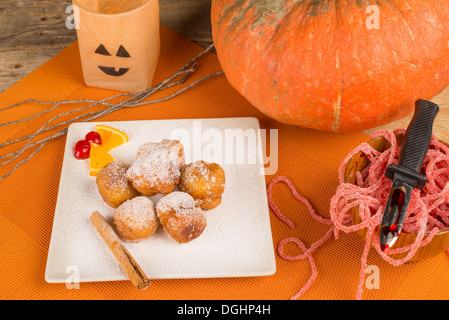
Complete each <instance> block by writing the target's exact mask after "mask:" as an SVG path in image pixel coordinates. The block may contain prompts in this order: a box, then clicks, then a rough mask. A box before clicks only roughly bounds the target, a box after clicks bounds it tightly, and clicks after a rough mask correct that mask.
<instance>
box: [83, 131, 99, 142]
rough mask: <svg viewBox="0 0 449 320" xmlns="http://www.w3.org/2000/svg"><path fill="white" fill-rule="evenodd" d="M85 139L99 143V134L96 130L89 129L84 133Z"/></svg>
mask: <svg viewBox="0 0 449 320" xmlns="http://www.w3.org/2000/svg"><path fill="white" fill-rule="evenodd" d="M86 141H88V142H89V143H95V144H99V145H101V136H100V134H99V133H98V132H97V131H91V132H89V133H88V134H86Z"/></svg>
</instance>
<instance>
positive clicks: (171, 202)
mask: <svg viewBox="0 0 449 320" xmlns="http://www.w3.org/2000/svg"><path fill="white" fill-rule="evenodd" d="M157 208H158V209H159V210H161V211H164V212H165V211H168V210H174V212H175V215H176V216H179V215H194V214H197V213H200V212H201V209H200V211H198V210H197V209H199V208H198V207H197V205H196V203H195V201H194V199H193V198H192V196H191V195H189V194H187V193H185V192H180V191H174V192H172V193H170V194H169V195H166V196H165V197H163V198H161V200H159V202H158V203H157Z"/></svg>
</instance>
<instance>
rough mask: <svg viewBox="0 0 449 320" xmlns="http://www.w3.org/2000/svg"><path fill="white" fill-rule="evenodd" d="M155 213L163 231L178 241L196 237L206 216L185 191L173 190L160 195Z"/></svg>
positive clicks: (183, 241)
mask: <svg viewBox="0 0 449 320" xmlns="http://www.w3.org/2000/svg"><path fill="white" fill-rule="evenodd" d="M156 214H157V217H158V218H159V220H160V222H161V224H162V226H163V228H164V230H165V233H166V234H167V235H168V236H170V237H171V238H172V239H174V240H175V241H177V242H179V243H187V242H190V241H192V240H194V239H196V238H198V237H199V236H200V235H201V234H202V233H203V231H204V229H205V228H206V225H207V218H206V215H205V214H204V212H203V211H202V210H201V208H200V207H199V206H198V204H197V203H196V202H195V200H194V199H193V198H192V196H190V195H189V194H187V193H185V192H180V191H175V192H172V193H170V194H168V195H166V196H164V197H162V198H161V199H160V200H159V202H158V203H157V205H156Z"/></svg>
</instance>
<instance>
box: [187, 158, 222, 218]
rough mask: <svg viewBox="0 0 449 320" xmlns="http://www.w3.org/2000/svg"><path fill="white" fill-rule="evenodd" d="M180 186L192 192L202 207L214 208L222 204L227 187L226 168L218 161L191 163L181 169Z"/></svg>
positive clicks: (189, 192) (206, 208)
mask: <svg viewBox="0 0 449 320" xmlns="http://www.w3.org/2000/svg"><path fill="white" fill-rule="evenodd" d="M179 188H180V190H181V191H184V192H187V193H188V194H190V195H191V196H192V197H193V198H194V199H195V200H196V201H197V202H198V204H199V205H200V207H201V208H202V209H205V210H209V209H213V208H215V207H217V206H219V205H220V204H221V198H222V194H223V192H224V189H225V173H224V170H223V168H222V167H220V166H219V165H218V164H216V163H209V162H205V161H196V162H193V163H190V164H188V165H186V166H184V167H183V168H182V169H181V177H180V182H179Z"/></svg>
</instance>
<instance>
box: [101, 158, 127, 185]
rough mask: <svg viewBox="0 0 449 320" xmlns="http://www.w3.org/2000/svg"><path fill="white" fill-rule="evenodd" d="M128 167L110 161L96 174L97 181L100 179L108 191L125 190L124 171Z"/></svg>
mask: <svg viewBox="0 0 449 320" xmlns="http://www.w3.org/2000/svg"><path fill="white" fill-rule="evenodd" d="M128 167H129V166H128V165H126V164H125V163H123V162H121V161H112V162H110V163H108V164H107V165H106V166H105V167H103V169H101V170H100V171H99V172H98V175H97V179H102V181H103V184H104V186H105V187H106V188H108V189H110V190H111V189H126V188H127V187H128V179H127V178H126V171H127V170H128Z"/></svg>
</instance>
